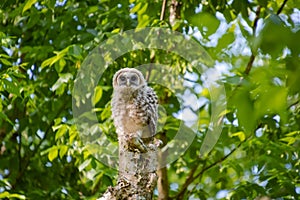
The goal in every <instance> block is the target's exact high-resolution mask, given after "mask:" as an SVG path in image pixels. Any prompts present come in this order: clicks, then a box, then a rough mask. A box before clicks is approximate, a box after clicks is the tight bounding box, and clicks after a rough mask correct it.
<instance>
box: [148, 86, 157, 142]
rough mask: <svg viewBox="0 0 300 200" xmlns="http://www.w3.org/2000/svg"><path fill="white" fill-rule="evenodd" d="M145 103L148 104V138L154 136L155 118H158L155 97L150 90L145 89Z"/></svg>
mask: <svg viewBox="0 0 300 200" xmlns="http://www.w3.org/2000/svg"><path fill="white" fill-rule="evenodd" d="M146 95H147V100H148V101H147V103H148V105H147V106H148V109H147V112H148V129H149V132H150V137H151V136H154V135H155V134H156V126H157V118H158V113H157V112H158V111H157V109H158V102H157V96H156V94H155V92H154V91H153V89H152V88H150V87H147V89H146Z"/></svg>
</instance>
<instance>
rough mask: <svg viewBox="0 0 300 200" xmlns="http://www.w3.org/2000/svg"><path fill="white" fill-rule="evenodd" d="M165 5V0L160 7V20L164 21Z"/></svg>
mask: <svg viewBox="0 0 300 200" xmlns="http://www.w3.org/2000/svg"><path fill="white" fill-rule="evenodd" d="M166 4H167V0H163V3H162V6H161V13H160V20H164V18H165V12H166Z"/></svg>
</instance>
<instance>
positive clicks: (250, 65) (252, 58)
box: [244, 54, 255, 75]
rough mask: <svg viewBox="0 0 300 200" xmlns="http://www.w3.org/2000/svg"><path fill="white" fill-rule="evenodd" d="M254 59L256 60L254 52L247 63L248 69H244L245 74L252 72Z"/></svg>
mask: <svg viewBox="0 0 300 200" xmlns="http://www.w3.org/2000/svg"><path fill="white" fill-rule="evenodd" d="M254 60H255V55H254V54H252V55H251V56H250V60H249V62H248V64H247V67H246V69H245V71H244V74H245V75H249V73H250V71H251V69H252V66H253V62H254Z"/></svg>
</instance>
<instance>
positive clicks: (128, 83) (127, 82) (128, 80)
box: [126, 79, 130, 87]
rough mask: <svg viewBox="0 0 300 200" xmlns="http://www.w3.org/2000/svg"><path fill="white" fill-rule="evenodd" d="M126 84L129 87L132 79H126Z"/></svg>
mask: <svg viewBox="0 0 300 200" xmlns="http://www.w3.org/2000/svg"><path fill="white" fill-rule="evenodd" d="M126 85H127V87H129V86H130V79H127V81H126Z"/></svg>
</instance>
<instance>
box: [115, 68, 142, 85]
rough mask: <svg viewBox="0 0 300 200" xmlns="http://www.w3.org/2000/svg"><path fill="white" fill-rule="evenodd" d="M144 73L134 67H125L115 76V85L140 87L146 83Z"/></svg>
mask: <svg viewBox="0 0 300 200" xmlns="http://www.w3.org/2000/svg"><path fill="white" fill-rule="evenodd" d="M145 84H146V81H145V78H144V76H143V74H142V73H141V72H140V71H139V70H137V69H134V68H123V69H120V70H119V71H117V72H116V73H115V75H114V77H113V87H114V88H115V87H139V86H142V85H145Z"/></svg>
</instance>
